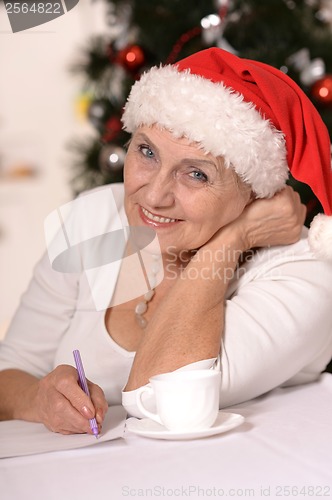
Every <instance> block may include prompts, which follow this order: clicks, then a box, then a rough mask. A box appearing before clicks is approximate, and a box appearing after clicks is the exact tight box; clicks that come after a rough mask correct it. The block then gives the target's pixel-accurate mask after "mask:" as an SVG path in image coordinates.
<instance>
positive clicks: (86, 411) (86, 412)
mask: <svg viewBox="0 0 332 500" xmlns="http://www.w3.org/2000/svg"><path fill="white" fill-rule="evenodd" d="M82 414H83V415H84V416H85V417H88V418H93V413H92V411H91V410H90V408H88V407H87V406H83V407H82Z"/></svg>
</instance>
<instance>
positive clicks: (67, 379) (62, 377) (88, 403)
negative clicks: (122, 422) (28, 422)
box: [35, 365, 108, 434]
mask: <svg viewBox="0 0 332 500" xmlns="http://www.w3.org/2000/svg"><path fill="white" fill-rule="evenodd" d="M87 382H88V387H89V391H90V396H91V400H90V398H89V397H88V396H87V395H86V394H85V392H84V391H82V389H81V388H80V386H79V385H78V377H77V371H76V369H75V368H74V367H72V366H69V365H60V366H58V367H57V368H55V370H53V371H52V372H51V373H49V374H48V375H47V376H46V377H44V378H43V379H41V380H40V381H39V383H38V386H37V392H36V396H35V404H36V409H37V414H38V420H39V421H40V422H42V423H43V424H44V425H45V426H46V427H47V428H48V429H50V430H51V431H54V432H59V433H61V434H77V433H89V434H92V431H91V429H90V425H89V419H91V418H93V417H96V420H97V423H98V426H99V430H100V429H101V425H102V423H103V420H104V417H105V415H106V411H107V407H108V405H107V402H106V399H105V396H104V393H103V391H102V389H101V388H100V387H99V386H97V385H96V384H93V383H92V382H90V381H87Z"/></svg>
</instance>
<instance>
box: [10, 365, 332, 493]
mask: <svg viewBox="0 0 332 500" xmlns="http://www.w3.org/2000/svg"><path fill="white" fill-rule="evenodd" d="M331 396H332V375H331V374H327V373H325V374H323V375H322V376H321V378H320V380H319V381H317V382H315V383H312V384H308V385H303V386H298V387H290V388H279V389H275V390H273V391H271V392H270V393H268V394H266V395H264V396H261V397H259V398H256V399H254V400H252V401H249V402H246V403H243V404H240V405H237V406H234V407H232V408H227V410H225V411H228V412H233V413H239V414H241V415H243V416H244V417H245V422H244V423H243V424H242V425H241V426H240V427H238V428H236V429H233V430H231V431H229V432H227V433H224V434H220V435H217V436H213V437H209V438H204V439H196V440H189V441H166V440H155V439H149V438H145V437H140V436H136V435H134V434H132V433H130V432H129V431H128V430H126V431H125V434H124V438H121V439H117V440H114V441H109V442H104V443H100V444H99V445H98V446H93V447H90V448H89V447H87V448H81V449H76V450H67V451H57V452H52V453H44V454H39V455H30V456H25V457H16V458H8V459H2V460H0V485H1V486H0V498H1V500H53V499H54V500H60V499H62V500H67V499H68V500H92V499H98V500H104V499H107V500H118V499H123V498H126V497H128V498H131V499H132V498H190V499H202V498H207V497H209V498H222V497H226V496H227V497H233V498H264V497H266V498H268V499H273V498H275V499H280V498H283V497H288V498H297V499H305V500H308V498H309V499H316V498H320V499H324V498H325V499H326V498H332V397H331Z"/></svg>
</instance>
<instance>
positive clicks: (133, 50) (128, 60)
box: [116, 45, 146, 72]
mask: <svg viewBox="0 0 332 500" xmlns="http://www.w3.org/2000/svg"><path fill="white" fill-rule="evenodd" d="M145 60H146V56H145V53H144V51H143V49H142V47H140V46H139V45H128V46H127V47H125V48H124V49H122V50H120V51H119V53H118V55H117V57H116V62H117V63H119V64H121V66H123V67H124V68H125V69H126V70H128V71H130V72H135V71H137V70H139V69H140V68H141V67H142V66H143V65H144V64H145Z"/></svg>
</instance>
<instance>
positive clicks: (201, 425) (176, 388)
mask: <svg viewBox="0 0 332 500" xmlns="http://www.w3.org/2000/svg"><path fill="white" fill-rule="evenodd" d="M150 383H151V386H149V385H145V386H143V387H140V388H139V389H138V390H137V395H136V404H137V407H138V408H139V410H140V411H141V412H142V414H143V415H145V416H146V417H148V418H150V419H152V420H155V421H156V422H158V423H160V424H162V425H163V426H165V427H166V428H167V429H169V430H171V431H179V432H184V431H192V430H202V429H207V428H208V427H211V426H212V425H213V424H214V422H215V420H216V418H217V415H218V411H219V391H220V372H219V371H215V370H190V371H189V370H188V371H174V372H169V373H163V374H161V375H155V376H154V377H151V378H150ZM145 393H148V394H150V395H153V396H154V397H155V401H156V408H157V413H152V412H151V411H149V410H147V409H146V408H145V406H144V405H143V402H142V396H143V394H145Z"/></svg>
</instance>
